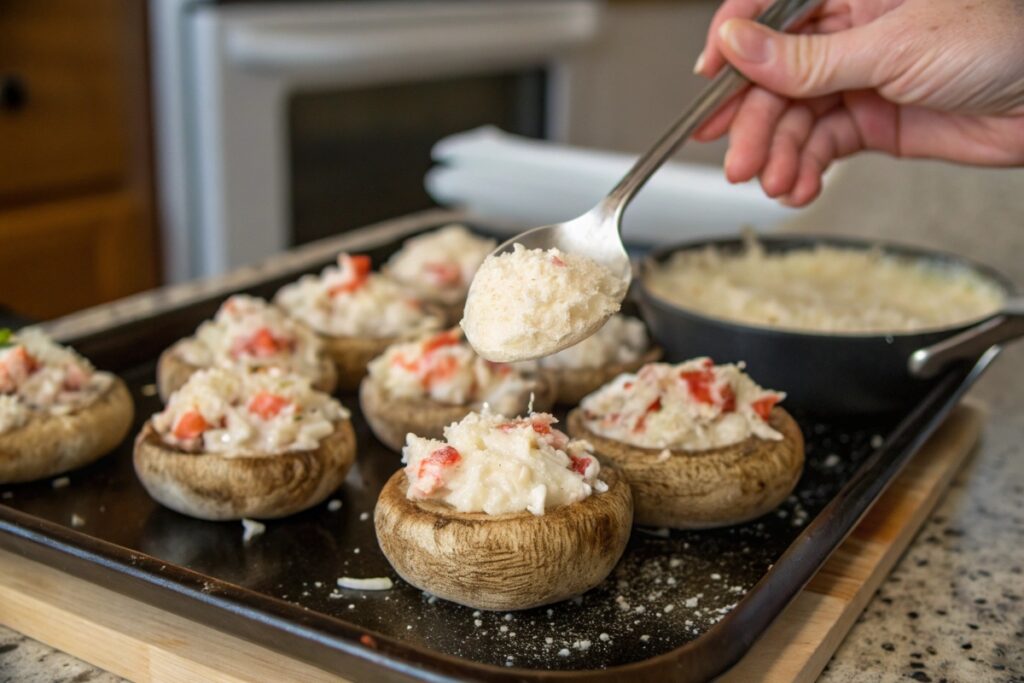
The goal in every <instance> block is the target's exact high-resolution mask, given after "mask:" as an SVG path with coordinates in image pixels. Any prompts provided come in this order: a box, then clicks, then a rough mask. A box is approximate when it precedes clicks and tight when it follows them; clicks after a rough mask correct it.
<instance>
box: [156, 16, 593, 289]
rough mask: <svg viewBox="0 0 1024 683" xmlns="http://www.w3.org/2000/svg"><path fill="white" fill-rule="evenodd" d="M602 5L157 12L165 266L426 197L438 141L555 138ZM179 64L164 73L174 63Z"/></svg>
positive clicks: (221, 265) (238, 254)
mask: <svg viewBox="0 0 1024 683" xmlns="http://www.w3.org/2000/svg"><path fill="white" fill-rule="evenodd" d="M600 9H601V7H600V3H599V2H595V1H592V0H567V1H560V2H547V1H528V2H489V3H464V2H430V3H417V2H374V3H346V2H315V3H292V2H288V3H273V2H260V3H227V4H222V5H215V4H205V3H202V4H195V3H188V2H182V3H181V4H180V5H179V7H178V13H179V16H177V18H176V22H177V23H176V24H175V25H176V26H179V27H181V30H180V34H179V35H177V36H171V35H168V31H169V30H173V28H172V29H168V28H167V27H168V19H169V17H167V16H166V14H167V12H168V10H167V8H166V5H165V6H164V7H162V9H161V11H162V12H163V13H164V15H163V16H161V15H160V13H157V12H154V20H153V21H154V23H153V31H154V34H157V33H160V32H163V35H162V36H156V35H154V38H155V39H156V53H155V61H156V62H157V63H156V73H155V80H156V81H157V88H158V92H157V106H158V115H159V116H158V133H159V139H158V143H159V144H160V150H161V153H162V154H161V161H162V165H161V171H162V173H161V189H162V192H161V200H162V205H163V207H164V214H163V217H164V228H165V232H166V234H167V239H166V256H167V264H166V265H167V272H168V274H169V276H170V277H171V279H175V280H182V279H186V278H190V277H196V276H200V275H208V274H213V273H218V272H222V271H223V270H225V269H227V268H230V267H234V266H238V265H241V264H245V263H251V262H254V261H258V260H260V259H262V258H264V257H266V256H267V255H269V254H272V253H274V252H276V251H279V250H281V249H283V248H285V247H287V246H289V245H291V244H296V243H300V242H304V241H308V240H311V239H316V238H319V237H323V236H326V235H329V234H334V233H337V232H339V231H343V230H346V229H349V228H352V227H355V226H357V225H363V224H366V223H367V222H372V221H376V220H380V219H383V218H387V217H390V216H394V215H397V214H401V213H405V212H408V211H411V210H415V209H418V208H423V207H424V206H428V205H429V198H428V197H427V195H426V193H425V192H424V190H423V176H424V174H425V172H426V170H427V168H428V166H429V149H430V146H431V144H432V143H433V142H435V141H436V140H437V139H439V138H441V137H444V136H445V135H448V134H450V133H452V132H456V131H458V130H465V129H467V128H472V127H475V126H478V125H483V124H494V125H498V126H500V127H502V128H505V129H507V130H510V131H514V132H517V133H520V134H524V135H530V136H535V137H552V138H556V139H558V138H562V137H563V136H564V130H562V127H563V123H562V122H563V121H565V120H566V118H567V114H568V112H567V111H566V105H567V102H568V99H569V98H568V97H567V95H566V91H567V90H568V88H569V87H570V85H569V83H568V80H569V79H568V78H567V76H566V74H567V73H568V70H567V69H566V68H564V65H565V61H566V60H565V57H566V55H567V54H568V51H569V50H571V49H572V48H574V47H576V46H579V45H581V44H583V43H585V42H588V41H590V40H592V39H593V38H594V37H595V35H596V33H597V29H598V20H599V17H600ZM175 70H176V72H177V73H170V72H173V71H175Z"/></svg>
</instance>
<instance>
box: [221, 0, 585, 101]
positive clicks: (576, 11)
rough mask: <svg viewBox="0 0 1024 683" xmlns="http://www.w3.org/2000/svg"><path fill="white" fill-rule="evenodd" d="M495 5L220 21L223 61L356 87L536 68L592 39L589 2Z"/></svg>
mask: <svg viewBox="0 0 1024 683" xmlns="http://www.w3.org/2000/svg"><path fill="white" fill-rule="evenodd" d="M502 5H503V4H502ZM502 5H499V4H494V5H490V8H489V9H488V8H487V5H484V6H482V7H481V6H478V7H477V8H473V7H471V6H470V7H467V5H461V6H453V5H449V6H446V7H445V6H442V7H440V8H437V7H435V8H434V10H429V9H428V10H427V11H423V10H420V11H415V10H412V9H406V10H404V11H402V12H396V13H395V14H394V15H392V16H390V17H388V16H386V15H381V14H380V13H360V12H358V11H356V12H349V13H336V14H329V15H325V16H323V17H319V18H318V17H315V16H310V17H309V18H308V19H306V20H303V21H295V20H290V21H282V20H279V19H276V18H271V19H262V20H261V19H258V18H253V17H248V18H244V19H243V18H236V19H235V20H232V19H230V18H227V19H226V20H225V22H224V29H225V38H226V40H225V45H226V56H227V58H228V60H229V61H230V62H231V63H232V64H233V65H235V66H237V67H240V68H244V69H247V70H250V71H257V72H261V73H271V74H281V75H288V76H292V77H296V76H298V77H300V78H301V77H302V76H304V75H308V76H314V77H315V76H318V75H329V76H330V77H331V78H332V79H333V80H342V81H344V80H356V81H358V80H362V79H363V78H365V77H373V78H377V79H380V78H386V77H388V76H389V75H395V76H403V77H404V76H415V74H416V72H418V71H422V72H426V71H429V72H430V73H431V74H438V73H441V72H445V71H448V72H454V71H467V70H472V71H479V70H482V69H485V68H494V67H496V66H512V65H520V64H528V63H540V62H543V61H544V60H546V59H549V58H551V57H552V56H553V55H554V54H556V53H557V52H559V51H561V50H564V49H567V48H571V47H573V46H576V45H579V44H581V43H583V42H586V41H588V40H590V39H592V38H593V37H594V36H595V35H596V34H597V31H598V26H599V20H600V4H598V3H594V2H592V1H590V0H587V1H576V2H567V3H542V4H537V3H523V4H522V5H519V6H516V5H504V7H502ZM527 5H528V6H527ZM438 10H440V11H438Z"/></svg>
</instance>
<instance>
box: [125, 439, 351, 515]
mask: <svg viewBox="0 0 1024 683" xmlns="http://www.w3.org/2000/svg"><path fill="white" fill-rule="evenodd" d="M355 453H356V437H355V432H354V431H353V429H352V424H351V423H350V422H349V421H348V420H342V421H340V422H337V423H335V429H334V431H333V432H332V433H331V434H330V435H328V436H327V437H325V438H324V439H323V440H321V441H320V445H319V446H318V447H317V448H316V449H314V450H305V451H292V452H286V453H280V454H274V455H265V456H228V455H224V454H221V453H186V452H184V451H181V450H179V449H177V448H175V447H173V446H170V445H168V444H167V443H165V442H164V441H163V439H161V438H160V435H159V434H158V433H157V431H156V429H155V428H154V427H153V424H152V422H151V421H149V422H146V424H145V426H144V427H143V428H142V431H141V432H140V433H139V436H138V437H137V438H136V440H135V458H134V462H135V473H136V474H137V475H138V477H139V480H140V481H141V482H142V485H143V486H144V487H145V488H146V490H147V491H148V492H149V495H151V496H153V498H155V499H156V500H157V502H159V503H161V504H162V505H164V506H166V507H169V508H171V509H172V510H175V511H177V512H180V513H182V514H185V515H190V516H192V517H198V518H200V519H211V520H223V519H241V518H243V517H255V518H263V519H265V518H274V517H286V516H288V515H291V514H294V513H296V512H299V511H301V510H305V509H307V508H310V507H312V506H314V505H316V504H317V503H320V502H321V501H323V500H324V499H326V498H327V497H328V496H329V495H330V494H331V493H332V492H334V490H335V489H337V488H338V486H340V485H341V483H342V482H343V481H344V480H345V476H346V475H347V474H348V471H349V469H350V468H351V466H352V463H353V461H354V460H355Z"/></svg>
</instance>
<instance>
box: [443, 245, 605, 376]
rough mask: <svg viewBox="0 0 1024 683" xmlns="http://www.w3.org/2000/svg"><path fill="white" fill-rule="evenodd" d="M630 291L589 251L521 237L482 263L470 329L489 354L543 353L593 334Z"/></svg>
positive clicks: (523, 356) (506, 357) (470, 306)
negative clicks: (533, 244) (533, 245)
mask: <svg viewBox="0 0 1024 683" xmlns="http://www.w3.org/2000/svg"><path fill="white" fill-rule="evenodd" d="M624 295H625V291H624V286H623V283H622V281H621V280H620V279H619V278H617V277H616V276H615V274H614V273H612V272H611V271H609V270H608V269H607V268H605V267H604V266H601V265H600V264H598V263H597V262H596V261H594V260H592V259H590V258H587V257H586V256H582V255H580V254H570V253H566V252H563V251H560V250H559V249H554V248H553V249H548V250H543V249H527V248H526V247H524V246H523V245H521V244H516V245H515V246H514V248H513V250H512V251H511V252H505V253H502V254H499V255H497V256H494V255H491V256H488V257H487V259H486V260H485V261H484V263H483V265H482V266H480V270H479V271H477V274H476V277H475V278H474V279H473V284H472V286H471V287H470V289H469V299H468V301H467V302H466V312H465V317H464V318H463V320H462V329H463V330H465V332H466V339H467V340H468V341H469V343H470V344H471V345H472V346H473V348H474V349H476V351H477V353H479V354H480V355H481V356H483V357H484V358H486V359H487V360H491V361H495V362H510V361H519V360H528V359H532V358H539V357H540V356H547V355H549V354H552V353H555V352H557V351H560V350H562V349H564V348H567V347H569V346H572V345H573V344H576V343H577V342H579V341H582V340H583V339H585V338H586V337H588V336H589V335H591V334H593V333H594V332H595V331H596V330H597V329H598V328H599V327H600V326H601V325H602V323H604V321H605V320H607V319H608V318H609V317H610V316H611V315H612V314H613V313H615V312H616V311H618V310H619V306H620V303H621V301H622V298H623V296H624Z"/></svg>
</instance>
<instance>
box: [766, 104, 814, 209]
mask: <svg viewBox="0 0 1024 683" xmlns="http://www.w3.org/2000/svg"><path fill="white" fill-rule="evenodd" d="M813 126H814V113H813V112H812V111H811V110H810V108H809V107H806V106H803V105H795V106H792V107H790V108H789V109H788V110H786V113H785V114H784V115H783V116H782V119H781V120H780V121H779V125H778V128H776V129H775V134H774V136H773V138H772V144H771V149H770V151H769V153H768V155H767V161H766V163H765V165H764V169H763V170H762V171H761V172H760V177H761V187H762V189H764V193H765V194H766V195H768V196H769V197H780V196H782V195H785V194H788V193H789V192H790V191H791V190H792V189H793V185H794V184H795V183H796V178H797V172H798V171H799V170H800V150H801V149H802V148H803V146H804V143H805V142H806V141H807V137H808V136H809V135H810V134H811V130H812V128H813Z"/></svg>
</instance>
